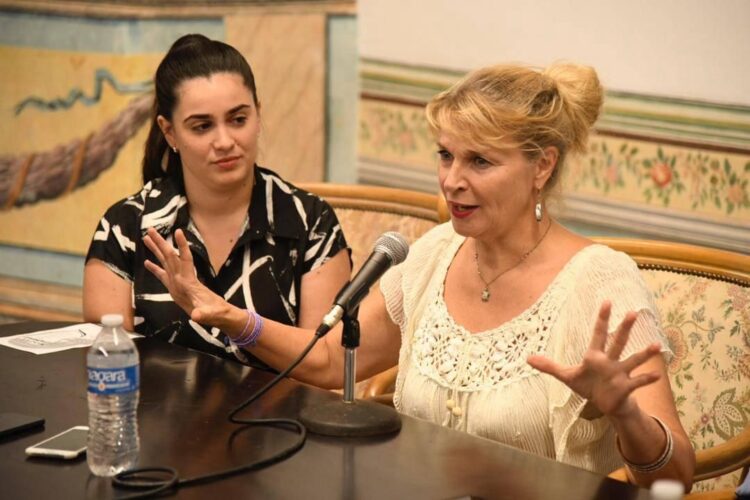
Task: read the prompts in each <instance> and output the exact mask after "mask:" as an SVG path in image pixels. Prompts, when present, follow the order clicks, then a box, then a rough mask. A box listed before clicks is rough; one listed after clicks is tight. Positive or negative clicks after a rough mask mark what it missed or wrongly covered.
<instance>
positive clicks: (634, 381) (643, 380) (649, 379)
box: [627, 372, 659, 394]
mask: <svg viewBox="0 0 750 500" xmlns="http://www.w3.org/2000/svg"><path fill="white" fill-rule="evenodd" d="M657 380H659V374H658V373H655V372H654V373H642V374H640V375H636V376H635V377H631V378H630V379H629V380H628V384H627V389H628V394H630V393H631V392H633V391H634V390H636V389H638V388H639V387H643V386H645V385H649V384H653V383H654V382H656V381H657Z"/></svg>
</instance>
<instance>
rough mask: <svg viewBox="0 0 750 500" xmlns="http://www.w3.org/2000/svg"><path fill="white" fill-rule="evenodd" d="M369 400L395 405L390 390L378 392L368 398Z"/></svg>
mask: <svg viewBox="0 0 750 500" xmlns="http://www.w3.org/2000/svg"><path fill="white" fill-rule="evenodd" d="M367 400H368V401H374V402H376V403H380V404H381V405H386V406H390V407H393V406H394V405H393V393H392V392H389V393H386V394H378V395H377V396H372V397H369V398H367Z"/></svg>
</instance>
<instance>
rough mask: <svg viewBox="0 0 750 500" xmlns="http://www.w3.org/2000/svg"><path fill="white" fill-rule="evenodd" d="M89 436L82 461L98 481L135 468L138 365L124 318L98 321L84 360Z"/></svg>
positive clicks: (137, 440) (138, 445)
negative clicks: (100, 326)
mask: <svg viewBox="0 0 750 500" xmlns="http://www.w3.org/2000/svg"><path fill="white" fill-rule="evenodd" d="M86 361H87V365H88V375H89V382H88V400H89V435H88V448H87V450H86V455H87V456H86V460H87V461H88V464H89V469H91V472H92V473H94V474H95V475H97V476H113V475H115V474H117V473H118V472H122V471H123V470H126V469H130V468H132V467H134V466H135V465H136V464H137V463H138V450H139V447H140V442H139V439H138V416H137V409H138V395H139V379H140V373H139V360H138V351H137V350H136V348H135V344H134V343H133V341H132V340H131V339H130V337H129V336H128V335H127V333H126V332H125V330H124V329H123V327H122V316H121V315H119V314H106V315H104V316H102V330H101V331H100V332H99V335H97V336H96V339H95V340H94V344H93V345H92V346H91V348H90V349H89V352H88V356H87V357H86Z"/></svg>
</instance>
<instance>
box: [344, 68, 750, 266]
mask: <svg viewBox="0 0 750 500" xmlns="http://www.w3.org/2000/svg"><path fill="white" fill-rule="evenodd" d="M361 75H362V79H363V84H362V87H363V90H362V94H361V99H360V118H359V150H358V152H359V178H360V179H361V180H362V181H363V182H370V183H376V184H387V185H393V186H396V187H403V188H411V189H420V190H423V191H429V192H436V191H437V175H436V162H435V151H436V148H435V144H434V139H433V137H432V136H431V134H430V132H429V130H428V128H427V124H426V121H425V119H424V112H423V108H424V105H425V104H426V102H427V101H428V100H429V98H430V97H431V96H432V95H434V93H436V92H438V91H439V90H441V89H443V88H445V87H447V86H448V85H450V84H451V83H453V82H454V81H456V80H457V79H458V78H459V77H460V74H458V73H455V72H448V71H445V72H440V71H439V70H436V69H434V68H431V69H427V68H419V67H410V66H404V65H397V64H393V63H385V62H382V61H374V60H363V61H362V70H361ZM566 168H567V170H566V172H565V175H564V178H563V182H562V184H563V193H564V196H563V201H562V204H561V206H560V207H558V213H559V215H560V216H561V217H562V218H563V219H564V220H569V221H574V222H575V221H578V222H583V223H590V224H597V225H600V226H608V227H611V228H613V229H615V230H617V229H618V228H619V229H622V230H633V229H634V228H635V229H637V230H638V231H639V232H640V233H641V234H644V235H646V236H648V237H652V238H656V239H660V238H667V239H676V240H682V241H687V242H693V243H699V244H705V245H708V246H716V247H720V248H727V249H731V250H735V251H740V252H745V253H747V252H749V251H750V108H744V107H741V106H729V105H722V104H709V103H703V102H691V101H686V100H678V99H670V98H657V97H653V96H642V95H634V94H625V93H618V92H614V91H608V92H607V95H606V98H605V104H604V109H603V113H602V116H601V118H600V119H599V121H598V122H597V124H596V126H595V133H594V134H593V135H592V137H591V140H590V143H589V152H588V153H587V154H586V155H584V156H583V157H579V158H570V159H569V160H568V164H567V166H566Z"/></svg>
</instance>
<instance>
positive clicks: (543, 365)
mask: <svg viewBox="0 0 750 500" xmlns="http://www.w3.org/2000/svg"><path fill="white" fill-rule="evenodd" d="M611 311H612V304H611V303H610V302H609V301H606V302H604V303H603V304H602V306H601V308H600V309H599V317H598V318H597V320H596V325H595V326H594V333H593V335H592V337H591V343H590V344H589V348H588V349H587V350H586V352H585V354H584V356H583V360H582V361H581V363H580V364H578V365H575V366H562V365H560V364H558V363H556V362H554V361H552V360H551V359H549V358H546V357H544V356H538V355H537V356H529V358H528V360H527V361H528V363H529V364H530V365H531V366H533V367H534V368H536V369H537V370H539V371H541V372H544V373H548V374H550V375H552V376H553V377H555V378H556V379H558V380H560V381H561V382H562V383H564V384H565V385H567V386H568V387H570V389H572V390H573V391H574V392H576V393H577V394H579V395H580V396H581V397H583V398H585V399H587V400H588V401H589V404H591V405H593V406H594V407H595V408H596V409H597V410H599V411H600V412H601V413H602V414H604V415H607V416H610V417H618V416H625V415H626V414H627V413H628V412H630V411H633V410H634V409H635V408H636V403H635V401H634V399H633V398H632V397H631V395H632V393H633V391H635V390H636V389H638V388H639V387H643V386H645V385H648V384H651V383H653V382H655V381H656V380H658V379H659V375H658V374H656V373H641V374H638V375H631V372H633V370H635V369H636V368H637V367H638V366H640V365H642V364H643V363H645V362H646V361H647V360H648V359H649V358H651V356H653V355H655V354H657V353H659V352H660V346H659V345H658V344H652V345H650V346H648V347H647V348H645V349H643V350H642V351H639V352H637V353H635V354H633V355H632V356H630V357H628V358H627V359H624V360H620V355H622V352H623V350H624V349H625V345H626V344H627V342H628V337H629V336H630V330H631V328H632V327H633V323H635V320H636V318H637V314H636V313H634V312H629V313H628V314H626V315H625V318H624V319H623V320H622V323H620V325H619V326H618V327H617V330H616V331H615V334H614V336H613V339H612V344H611V345H610V346H609V349H606V344H607V330H608V326H609V317H610V313H611ZM605 349H606V350H605Z"/></svg>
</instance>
